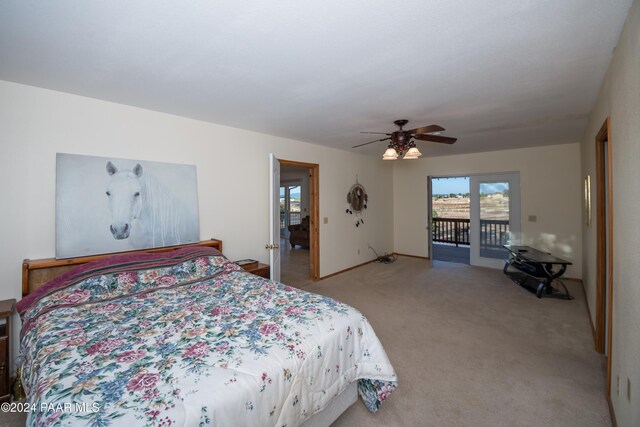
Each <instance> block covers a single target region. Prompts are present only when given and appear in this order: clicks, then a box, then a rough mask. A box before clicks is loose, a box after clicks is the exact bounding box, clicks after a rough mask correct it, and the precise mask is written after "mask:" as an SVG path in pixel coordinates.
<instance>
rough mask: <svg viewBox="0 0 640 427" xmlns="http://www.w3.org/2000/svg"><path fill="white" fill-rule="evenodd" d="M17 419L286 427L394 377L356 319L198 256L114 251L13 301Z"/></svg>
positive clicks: (379, 394) (371, 397) (205, 251)
mask: <svg viewBox="0 0 640 427" xmlns="http://www.w3.org/2000/svg"><path fill="white" fill-rule="evenodd" d="M18 310H19V311H20V315H21V317H22V321H23V329H22V336H21V358H22V378H23V384H24V386H25V389H26V391H27V396H28V399H29V403H31V404H33V405H34V408H36V410H34V411H33V412H31V413H30V414H29V417H28V421H27V425H92V426H109V425H114V426H120V425H130V426H133V425H136V426H137V425H145V426H152V425H153V426H155V425H159V426H170V425H183V426H191V425H198V426H207V425H212V426H213V425H220V426H230V425H243V426H296V425H299V424H300V423H302V422H304V420H305V419H307V418H308V417H310V416H311V415H313V414H314V413H316V412H318V411H320V410H322V409H324V407H325V406H326V405H327V404H328V403H329V401H330V400H331V399H332V398H333V397H334V396H337V395H338V394H339V393H341V392H342V391H343V390H344V389H345V388H346V387H347V386H348V385H349V384H350V383H351V382H353V381H355V380H360V381H359V391H360V395H361V397H362V399H363V401H364V402H365V404H366V405H367V407H368V408H369V409H370V410H372V411H375V410H377V408H378V407H379V405H380V403H381V402H382V401H383V400H384V399H385V398H386V397H387V396H388V395H389V394H390V393H391V392H392V391H393V390H394V389H395V387H396V376H395V373H394V371H393V367H392V366H391V364H390V363H389V360H388V358H387V355H386V353H385V351H384V349H383V348H382V345H381V344H380V342H379V340H378V338H377V337H376V335H375V333H374V331H373V329H372V328H371V326H370V325H369V323H368V322H367V319H366V318H365V317H364V316H362V314H360V313H359V312H358V311H356V310H355V309H353V308H351V307H349V306H347V305H345V304H342V303H339V302H337V301H335V300H333V299H331V298H328V297H324V296H320V295H316V294H312V293H308V292H304V291H301V290H299V289H295V288H292V287H289V286H285V285H283V284H280V283H277V282H272V281H269V280H265V279H262V278H260V277H257V276H254V275H251V274H249V273H246V272H245V271H244V270H242V269H241V268H240V267H238V266H237V265H236V264H234V263H231V262H229V261H227V259H226V258H225V257H224V256H222V255H221V254H220V253H219V252H217V251H215V250H214V249H210V248H196V249H194V248H189V249H181V250H177V251H174V252H172V253H171V255H170V256H166V255H164V256H159V255H158V254H145V255H142V256H141V255H138V256H137V257H131V256H126V255H125V256H119V257H118V256H116V257H114V258H113V259H112V260H110V261H98V262H96V263H90V264H87V265H85V266H83V267H80V268H79V269H77V270H76V271H71V272H69V273H65V274H64V275H63V276H60V277H59V278H58V279H56V280H54V281H53V282H51V283H49V284H48V285H46V286H45V287H43V288H41V289H40V290H39V291H37V292H35V293H34V294H32V295H30V296H28V297H26V298H25V299H23V300H22V301H21V302H20V303H19V304H18Z"/></svg>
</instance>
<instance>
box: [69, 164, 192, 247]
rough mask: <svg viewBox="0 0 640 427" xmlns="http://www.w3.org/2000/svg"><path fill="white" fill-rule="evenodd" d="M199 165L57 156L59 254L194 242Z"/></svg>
mask: <svg viewBox="0 0 640 427" xmlns="http://www.w3.org/2000/svg"><path fill="white" fill-rule="evenodd" d="M199 239H200V225H199V221H198V191H197V184H196V167H195V166H193V165H180V164H173V163H160V162H148V161H140V160H126V159H114V158H106V157H95V156H80V155H75V154H61V153H58V154H57V155H56V257H57V258H69V257H76V256H82V255H94V254H100V253H109V252H122V251H129V250H133V249H147V248H156V247H163V246H173V245H179V244H185V243H194V242H197V241H198V240H199Z"/></svg>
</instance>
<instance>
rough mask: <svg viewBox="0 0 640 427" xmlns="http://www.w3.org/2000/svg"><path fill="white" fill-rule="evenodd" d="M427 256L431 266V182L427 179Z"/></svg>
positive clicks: (429, 178)
mask: <svg viewBox="0 0 640 427" xmlns="http://www.w3.org/2000/svg"><path fill="white" fill-rule="evenodd" d="M427 256H428V257H429V266H432V265H433V182H432V180H431V177H430V176H429V177H427Z"/></svg>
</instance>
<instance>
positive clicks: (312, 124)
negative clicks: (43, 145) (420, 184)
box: [0, 0, 632, 155]
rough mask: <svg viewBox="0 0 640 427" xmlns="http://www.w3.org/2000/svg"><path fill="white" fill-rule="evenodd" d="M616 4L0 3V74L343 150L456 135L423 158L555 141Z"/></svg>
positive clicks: (588, 97) (428, 146)
mask: <svg viewBox="0 0 640 427" xmlns="http://www.w3.org/2000/svg"><path fill="white" fill-rule="evenodd" d="M631 3H632V0H609V1H602V0H555V1H546V0H518V1H513V0H494V1H478V0H429V1H425V0H406V1H403V2H399V1H397V0H396V1H381V0H379V1H372V0H366V1H365V0H352V1H342V0H325V1H317V0H313V1H312V0H280V1H265V0H262V1H256V0H243V1H203V0H202V1H190V2H180V1H172V2H169V1H116V2H114V1H102V0H93V1H87V2H78V1H66V0H59V1H26V0H4V1H2V2H0V79H3V80H9V81H14V82H19V83H24V84H28V85H34V86H40V87H45V88H50V89H54V90H60V91H64V92H70V93H75V94H79V95H84V96H89V97H94V98H99V99H105V100H109V101H114V102H118V103H122V104H129V105H134V106H139V107H143V108H148V109H152V110H157V111H163V112H167V113H172V114H177V115H181V116H187V117H192V118H196V119H201V120H206V121H210V122H214V123H219V124H224V125H229V126H234V127H238V128H243V129H249V130H254V131H258V132H263V133H267V134H272V135H278V136H283V137H288V138H293V139H297V140H301V141H307V142H311V143H314V144H321V145H326V146H330V147H336V148H341V149H347V150H351V148H350V147H351V146H352V145H355V144H358V143H362V142H366V141H368V140H371V139H373V138H370V135H369V136H368V135H362V134H359V131H392V130H394V129H395V126H394V125H393V123H392V121H393V120H395V119H399V118H406V119H409V120H410V123H409V127H414V126H421V125H426V124H430V123H437V124H440V125H441V126H443V127H445V128H446V129H447V131H446V132H445V133H444V134H445V135H448V136H455V137H458V138H459V141H458V142H457V143H456V144H455V145H453V146H444V145H438V144H433V143H428V142H419V143H418V144H420V145H419V147H420V149H421V150H422V151H423V153H426V154H428V155H443V154H454V153H466V152H478V151H489V150H496V149H504V148H517V147H524V146H534V145H546V144H559V143H570V142H577V141H579V140H580V138H581V137H582V133H583V131H584V129H585V126H586V118H587V114H588V113H589V112H590V110H591V108H592V107H593V105H594V102H595V99H596V96H597V93H598V91H599V89H600V85H601V83H602V81H603V78H604V74H605V71H606V69H607V66H608V64H609V61H610V58H611V55H612V51H613V49H614V47H615V45H616V42H617V40H618V37H619V35H620V32H621V29H622V26H623V23H624V19H625V17H626V15H627V12H628V10H629V7H630V5H631ZM412 125H413V126H412ZM356 150H357V151H358V152H365V153H371V154H376V155H379V154H381V153H382V151H383V150H384V143H378V144H372V145H370V146H367V147H363V148H359V149H356ZM356 150H354V151H356Z"/></svg>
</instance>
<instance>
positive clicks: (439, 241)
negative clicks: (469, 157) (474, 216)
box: [431, 176, 471, 264]
mask: <svg viewBox="0 0 640 427" xmlns="http://www.w3.org/2000/svg"><path fill="white" fill-rule="evenodd" d="M431 193H432V194H431V215H432V223H431V235H432V241H433V248H432V254H431V259H432V260H435V261H445V262H457V263H461V264H469V262H470V241H469V226H470V221H471V216H470V215H471V204H470V200H469V177H468V176H455V177H432V178H431Z"/></svg>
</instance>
